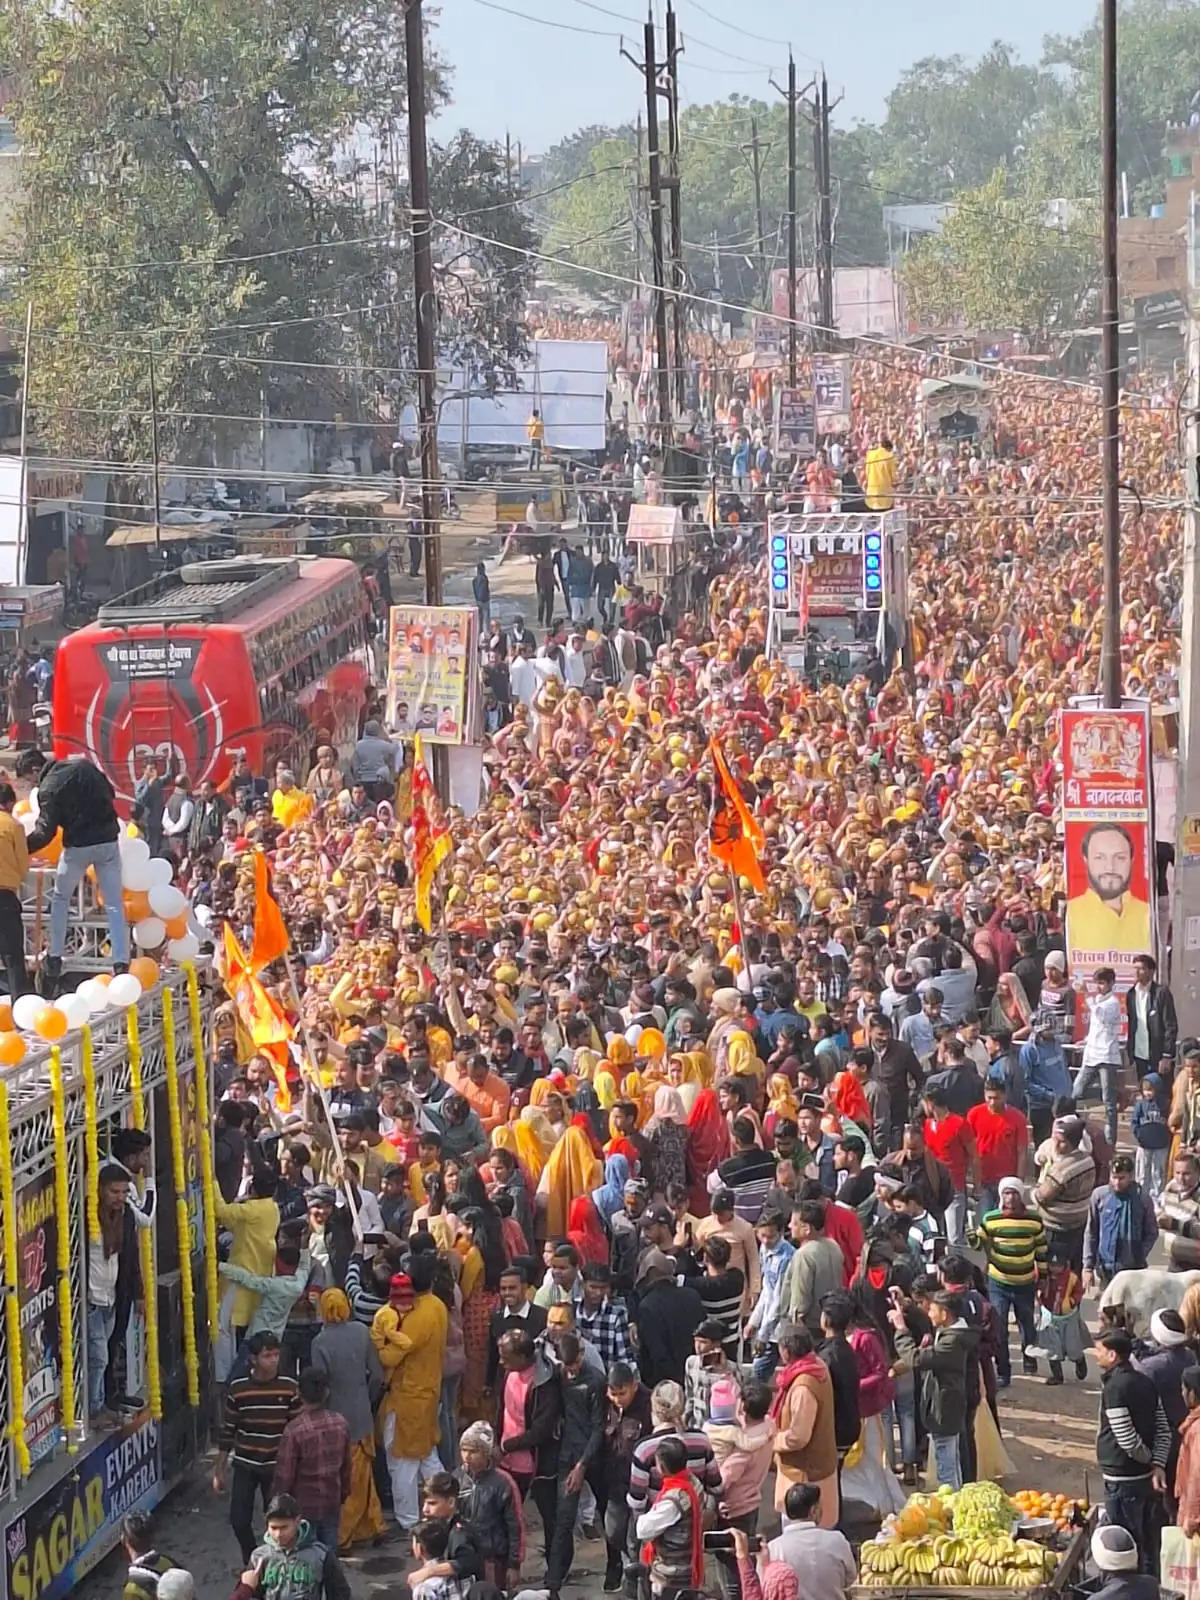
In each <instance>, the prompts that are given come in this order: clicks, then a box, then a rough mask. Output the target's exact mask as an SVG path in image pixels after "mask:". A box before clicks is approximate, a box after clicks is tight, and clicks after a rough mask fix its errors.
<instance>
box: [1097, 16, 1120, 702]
mask: <svg viewBox="0 0 1200 1600" xmlns="http://www.w3.org/2000/svg"><path fill="white" fill-rule="evenodd" d="M1101 13H1102V17H1101V25H1102V40H1101V52H1100V205H1101V212H1102V220H1103V232H1102V241H1101V254H1102V262H1103V272H1104V279H1103V300H1102V308H1101V312H1100V335H1101V339H1100V364H1101V367H1102V369H1103V372H1102V379H1103V389H1102V394H1103V407H1104V423H1103V471H1104V479H1103V487H1102V493H1103V511H1104V545H1103V549H1104V618H1103V632H1102V634H1101V643H1100V692H1101V695H1102V696H1103V699H1104V704H1105V705H1106V706H1110V707H1115V706H1119V705H1120V704H1121V503H1120V482H1121V439H1120V428H1121V372H1120V342H1119V341H1120V333H1119V316H1120V299H1119V294H1118V285H1117V0H1102V7H1101Z"/></svg>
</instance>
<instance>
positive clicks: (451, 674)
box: [387, 606, 479, 745]
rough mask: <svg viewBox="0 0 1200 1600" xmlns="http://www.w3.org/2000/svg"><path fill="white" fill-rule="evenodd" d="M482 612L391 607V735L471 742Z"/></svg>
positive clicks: (436, 741)
mask: <svg viewBox="0 0 1200 1600" xmlns="http://www.w3.org/2000/svg"><path fill="white" fill-rule="evenodd" d="M478 625H479V613H478V612H477V611H476V610H475V609H474V608H473V607H466V606H393V607H392V609H391V615H390V617H389V625H388V671H387V716H388V724H389V726H390V728H391V731H392V732H393V733H398V734H399V735H400V736H401V737H406V736H407V737H408V738H411V737H412V735H413V734H414V733H419V734H420V735H421V738H422V739H423V740H424V741H425V743H426V744H449V745H457V744H470V743H471V742H472V741H471V730H470V722H471V718H470V712H471V710H472V699H473V696H472V693H471V689H472V678H473V676H474V674H475V671H476V659H477V650H478V646H477V643H476V640H477V632H476V630H477V628H478Z"/></svg>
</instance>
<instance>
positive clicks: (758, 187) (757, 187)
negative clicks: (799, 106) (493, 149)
mask: <svg viewBox="0 0 1200 1600" xmlns="http://www.w3.org/2000/svg"><path fill="white" fill-rule="evenodd" d="M747 150H749V152H750V175H751V177H752V178H753V179H754V227H755V230H756V232H757V235H758V242H757V246H756V248H755V251H754V254H755V256H756V257H757V258H758V292H759V294H760V295H762V297H763V303H764V305H765V304H766V300H767V294H768V291H769V289H770V285H769V284H768V282H767V251H766V243H765V236H764V232H763V203H762V152H761V150H760V149H759V147H758V118H757V117H751V118H750V143H749V144H748V145H745V144H744V145H743V146H742V154H743V155H745V153H746V151H747Z"/></svg>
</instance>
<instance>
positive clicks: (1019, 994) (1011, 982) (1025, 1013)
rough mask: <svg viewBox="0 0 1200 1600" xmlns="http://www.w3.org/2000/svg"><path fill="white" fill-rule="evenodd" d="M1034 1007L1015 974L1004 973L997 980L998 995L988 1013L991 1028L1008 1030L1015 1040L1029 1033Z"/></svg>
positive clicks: (988, 1023) (996, 994)
mask: <svg viewBox="0 0 1200 1600" xmlns="http://www.w3.org/2000/svg"><path fill="white" fill-rule="evenodd" d="M1032 1015H1033V1010H1032V1007H1031V1006H1030V1004H1029V999H1028V997H1027V995H1026V993H1025V985H1024V984H1023V983H1022V982H1021V980H1020V978H1018V977H1017V975H1016V973H1015V972H1002V973H1001V974H1000V976H999V977H998V978H997V979H996V993H995V996H994V997H993V999H992V1004H991V1008H990V1010H989V1011H988V1019H987V1025H988V1027H989V1028H1006V1029H1007V1030H1008V1031H1009V1033H1011V1034H1012V1036H1013V1037H1014V1038H1018V1037H1024V1036H1025V1035H1027V1034H1028V1032H1029V1019H1030V1017H1031V1016H1032Z"/></svg>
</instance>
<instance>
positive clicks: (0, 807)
mask: <svg viewBox="0 0 1200 1600" xmlns="http://www.w3.org/2000/svg"><path fill="white" fill-rule="evenodd" d="M16 803H17V792H16V790H15V789H14V788H13V786H12V784H11V783H0V961H2V962H3V963H4V971H5V973H6V974H7V977H8V993H9V997H10V998H11V999H13V1000H15V999H16V998H17V996H18V995H22V994H28V993H29V987H30V985H29V972H28V969H27V968H26V966H25V930H24V929H23V927H22V926H21V885H22V883H24V881H25V875H26V873H27V872H28V871H29V846H28V845H27V844H26V843H25V829H24V828H23V827H22V826H21V824H20V823H19V822H18V821H17V819H16V818H15V817H14V816H13V814H12V812H13V807H14V806H15V805H16Z"/></svg>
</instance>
